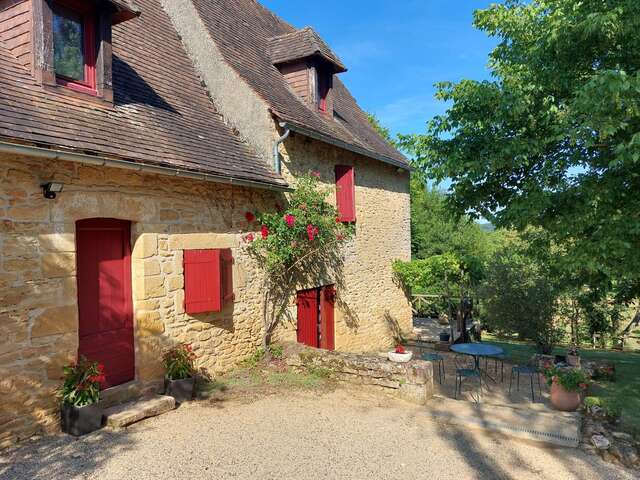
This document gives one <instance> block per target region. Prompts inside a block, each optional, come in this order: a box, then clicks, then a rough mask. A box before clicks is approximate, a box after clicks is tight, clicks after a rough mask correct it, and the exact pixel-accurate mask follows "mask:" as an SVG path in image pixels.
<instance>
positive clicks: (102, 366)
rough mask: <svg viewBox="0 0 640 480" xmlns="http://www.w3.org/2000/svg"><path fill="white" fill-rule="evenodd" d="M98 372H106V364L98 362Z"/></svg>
mask: <svg viewBox="0 0 640 480" xmlns="http://www.w3.org/2000/svg"><path fill="white" fill-rule="evenodd" d="M98 372H100V373H104V364H102V363H99V364H98Z"/></svg>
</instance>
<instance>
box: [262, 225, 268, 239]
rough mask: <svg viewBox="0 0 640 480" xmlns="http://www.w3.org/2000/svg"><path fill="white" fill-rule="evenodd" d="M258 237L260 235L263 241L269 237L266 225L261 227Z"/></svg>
mask: <svg viewBox="0 0 640 480" xmlns="http://www.w3.org/2000/svg"><path fill="white" fill-rule="evenodd" d="M260 235H262V239H263V240H266V238H267V237H268V236H269V229H268V228H267V226H266V225H262V228H261V229H260Z"/></svg>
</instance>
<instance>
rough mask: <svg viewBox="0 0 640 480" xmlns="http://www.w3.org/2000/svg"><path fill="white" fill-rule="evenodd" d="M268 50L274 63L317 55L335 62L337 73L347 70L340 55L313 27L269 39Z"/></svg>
mask: <svg viewBox="0 0 640 480" xmlns="http://www.w3.org/2000/svg"><path fill="white" fill-rule="evenodd" d="M267 51H268V54H269V58H270V59H271V61H272V62H273V64H274V65H278V64H281V63H287V62H291V61H293V60H300V59H303V58H308V57H313V56H315V55H317V56H319V57H322V58H323V59H324V60H326V61H327V62H329V63H331V64H333V65H334V68H335V72H336V73H339V72H346V71H347V69H346V67H345V66H344V64H343V63H342V62H341V61H340V59H339V58H338V56H337V55H336V54H335V53H333V52H332V51H331V49H330V48H329V47H328V45H327V44H326V43H324V41H322V39H321V38H320V36H319V35H318V34H317V33H316V32H315V31H314V30H313V29H312V28H311V27H305V28H303V29H302V30H296V31H295V32H292V33H286V34H284V35H278V36H277V37H273V38H270V39H268V46H267Z"/></svg>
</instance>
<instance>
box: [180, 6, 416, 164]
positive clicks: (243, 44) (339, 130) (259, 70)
mask: <svg viewBox="0 0 640 480" xmlns="http://www.w3.org/2000/svg"><path fill="white" fill-rule="evenodd" d="M192 2H193V4H194V6H195V7H196V10H197V11H198V13H199V15H200V17H201V18H202V21H203V22H204V24H205V26H206V27H207V30H208V32H209V35H210V36H211V37H212V38H213V40H214V41H215V42H216V44H217V46H218V48H219V49H220V50H221V52H222V54H223V56H224V58H225V59H226V61H227V62H229V64H230V65H231V66H232V67H233V68H234V69H235V70H236V71H237V72H238V74H239V75H240V76H241V77H242V78H243V79H244V80H245V81H246V82H247V83H248V84H249V85H250V86H251V87H252V88H253V90H254V91H255V92H256V93H258V94H259V95H260V96H261V97H262V98H264V99H265V100H266V101H267V102H268V104H269V105H270V107H271V109H272V111H273V113H274V114H275V115H276V116H277V117H278V118H279V119H281V120H282V121H285V122H288V123H291V124H294V125H297V126H299V127H303V129H306V130H308V131H310V132H312V133H314V134H316V135H318V136H319V137H324V138H327V139H331V140H332V141H335V142H336V143H339V144H344V145H345V146H347V147H352V148H353V149H354V150H358V151H361V152H362V153H363V154H365V155H369V156H371V157H373V158H378V159H381V160H384V161H387V162H389V163H392V164H395V165H398V166H403V167H408V165H409V163H408V161H407V159H406V158H405V157H404V156H403V155H402V154H401V153H400V152H398V151H397V150H396V149H395V148H393V147H392V146H391V145H389V144H388V143H387V142H386V141H385V140H383V139H382V138H381V137H380V136H379V135H378V134H377V132H376V131H375V130H374V129H373V127H372V126H371V125H370V123H369V122H368V120H367V118H366V115H365V114H364V112H363V111H362V110H361V109H360V107H358V105H357V103H356V101H355V100H354V98H353V97H352V96H351V95H350V94H349V92H348V90H347V89H346V87H345V86H344V84H342V82H340V80H338V79H335V80H334V88H335V95H334V110H335V119H332V118H328V117H327V116H325V115H322V114H320V113H318V112H316V111H315V110H312V109H311V108H309V106H308V105H307V104H305V103H304V102H303V101H302V100H301V99H300V98H298V97H297V96H296V95H295V94H294V93H293V91H292V90H291V89H290V88H289V86H288V85H287V83H286V80H285V79H284V78H283V76H282V74H281V73H280V72H279V71H278V69H277V68H276V67H275V66H274V65H273V61H272V59H271V58H270V56H269V54H268V52H269V49H270V44H271V41H272V40H271V39H273V38H274V37H281V36H287V35H290V34H295V33H296V32H300V31H297V30H296V29H295V28H293V27H292V26H291V25H289V24H288V23H286V22H284V21H283V20H282V19H280V18H279V17H277V16H276V15H274V14H273V13H271V12H270V11H269V10H267V9H266V8H264V7H263V6H262V5H260V4H259V3H257V2H256V1H254V0H192ZM327 49H328V47H327Z"/></svg>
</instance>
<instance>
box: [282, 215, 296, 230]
mask: <svg viewBox="0 0 640 480" xmlns="http://www.w3.org/2000/svg"><path fill="white" fill-rule="evenodd" d="M284 221H285V222H287V225H289V227H293V224H294V223H296V217H295V216H293V215H291V214H290V213H288V214H287V215H285V217H284Z"/></svg>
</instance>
